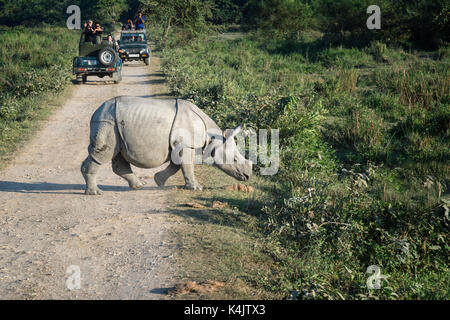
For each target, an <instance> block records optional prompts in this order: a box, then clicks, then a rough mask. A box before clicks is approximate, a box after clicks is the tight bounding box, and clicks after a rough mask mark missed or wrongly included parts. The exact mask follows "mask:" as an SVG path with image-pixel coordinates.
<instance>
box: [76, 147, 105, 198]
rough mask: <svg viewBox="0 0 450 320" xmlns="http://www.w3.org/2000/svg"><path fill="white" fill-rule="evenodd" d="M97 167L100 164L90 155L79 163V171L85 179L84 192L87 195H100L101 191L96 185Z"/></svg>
mask: <svg viewBox="0 0 450 320" xmlns="http://www.w3.org/2000/svg"><path fill="white" fill-rule="evenodd" d="M99 168H100V164H98V163H97V162H95V161H94V159H92V157H91V156H90V155H89V156H88V157H87V158H86V160H84V161H83V163H82V164H81V173H82V174H83V177H84V180H85V181H86V190H85V192H84V193H85V194H87V195H101V194H102V193H103V191H102V190H100V189H99V188H98V187H97V172H98V169H99Z"/></svg>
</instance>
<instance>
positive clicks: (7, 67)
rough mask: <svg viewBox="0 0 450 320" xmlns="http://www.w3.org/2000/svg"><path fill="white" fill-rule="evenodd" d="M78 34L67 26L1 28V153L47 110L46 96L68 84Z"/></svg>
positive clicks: (8, 148)
mask: <svg viewBox="0 0 450 320" xmlns="http://www.w3.org/2000/svg"><path fill="white" fill-rule="evenodd" d="M78 37H79V33H78V32H76V31H68V30H67V29H64V28H54V27H52V28H50V27H48V28H34V29H30V28H24V27H15V28H7V27H1V28H0V92H1V94H0V154H1V155H3V154H4V153H5V152H6V151H10V148H11V144H14V141H16V140H17V138H18V137H17V135H16V132H21V130H22V128H23V127H24V126H28V124H26V123H28V122H30V121H33V120H35V118H36V117H37V114H38V113H39V112H40V110H43V109H45V106H43V105H42V101H43V99H44V98H45V97H46V96H47V95H48V94H50V93H57V92H60V91H61V90H63V89H64V88H65V87H66V86H67V84H68V83H69V79H70V78H71V71H72V70H71V69H72V68H71V67H72V59H73V57H74V56H75V55H76V49H77V46H76V43H77V40H78ZM12 140H14V141H12Z"/></svg>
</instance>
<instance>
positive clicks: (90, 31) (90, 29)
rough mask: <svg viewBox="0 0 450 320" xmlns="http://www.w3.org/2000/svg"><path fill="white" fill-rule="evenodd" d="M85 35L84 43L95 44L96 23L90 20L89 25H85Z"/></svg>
mask: <svg viewBox="0 0 450 320" xmlns="http://www.w3.org/2000/svg"><path fill="white" fill-rule="evenodd" d="M83 33H84V41H85V42H94V41H95V37H94V33H95V32H94V23H93V21H92V20H89V21H88V22H87V24H85V25H84V29H83Z"/></svg>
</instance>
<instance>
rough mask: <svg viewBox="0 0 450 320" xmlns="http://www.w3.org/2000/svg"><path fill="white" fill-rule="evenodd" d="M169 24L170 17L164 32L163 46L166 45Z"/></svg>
mask: <svg viewBox="0 0 450 320" xmlns="http://www.w3.org/2000/svg"><path fill="white" fill-rule="evenodd" d="M171 22H172V17H170V18H169V21H168V22H167V26H166V29H165V30H164V36H163V46H165V45H166V40H167V35H168V34H169V29H170V24H171Z"/></svg>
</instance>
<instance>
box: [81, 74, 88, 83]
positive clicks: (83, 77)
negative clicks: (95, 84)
mask: <svg viewBox="0 0 450 320" xmlns="http://www.w3.org/2000/svg"><path fill="white" fill-rule="evenodd" d="M82 80H83V83H86V82H87V75H85V74H83V76H82Z"/></svg>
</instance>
